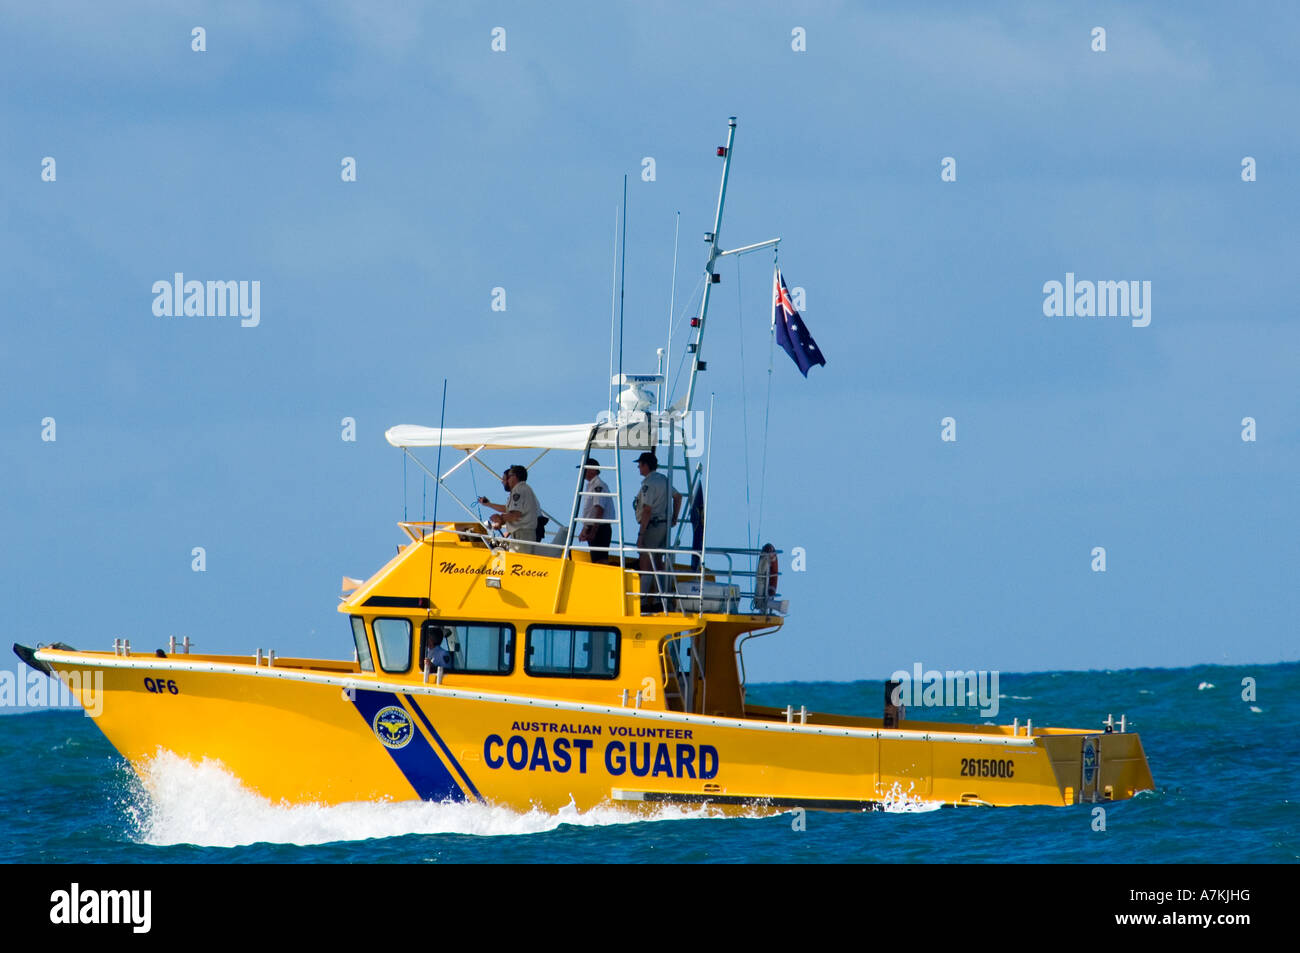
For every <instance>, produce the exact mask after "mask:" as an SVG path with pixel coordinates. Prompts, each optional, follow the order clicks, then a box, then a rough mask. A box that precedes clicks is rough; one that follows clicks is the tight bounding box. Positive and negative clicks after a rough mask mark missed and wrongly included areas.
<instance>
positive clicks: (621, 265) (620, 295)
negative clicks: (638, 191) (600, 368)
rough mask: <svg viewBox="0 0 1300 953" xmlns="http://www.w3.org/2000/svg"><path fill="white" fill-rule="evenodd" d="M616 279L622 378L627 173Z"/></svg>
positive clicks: (624, 174)
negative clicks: (621, 238)
mask: <svg viewBox="0 0 1300 953" xmlns="http://www.w3.org/2000/svg"><path fill="white" fill-rule="evenodd" d="M618 270H619V278H618V376H619V379H620V380H622V378H623V291H624V290H625V289H626V287H627V173H626V172H624V173H623V241H622V256H621V258H620V261H619V268H618Z"/></svg>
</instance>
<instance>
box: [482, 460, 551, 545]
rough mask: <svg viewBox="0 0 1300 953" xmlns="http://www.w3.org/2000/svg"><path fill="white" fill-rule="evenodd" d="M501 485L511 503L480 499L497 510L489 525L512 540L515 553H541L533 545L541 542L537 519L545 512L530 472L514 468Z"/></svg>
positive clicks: (485, 498)
mask: <svg viewBox="0 0 1300 953" xmlns="http://www.w3.org/2000/svg"><path fill="white" fill-rule="evenodd" d="M501 485H502V486H503V487H505V490H506V493H507V494H509V498H508V502H506V503H504V504H502V503H493V502H492V501H491V500H489V499H488V498H487V497H486V496H480V497H479V498H478V501H479V502H480V503H482V504H483V505H484V506H486V507H489V508H490V509H494V510H496V512H495V513H493V514H492V517H491V519H490V520H489V522H490V523H491V524H492V527H493V528H494V529H501V530H503V531H504V532H505V534H506V535H507V536H509V537H510V543H509V547H510V551H511V552H515V553H537V552H538V551H539V550H538V548H537V547H536V546H534V545H533V543H535V542H536V541H537V517H538V515H539V514H540V513H541V511H542V508H541V504H539V503H538V502H537V494H536V493H534V492H533V488H532V487H531V486H529V485H528V469H527V468H526V467H521V466H519V465H518V464H516V465H515V466H512V467H510V468H509V469H508V470H506V472H505V475H504V476H503V477H502V478H501Z"/></svg>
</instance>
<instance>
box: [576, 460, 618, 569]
mask: <svg viewBox="0 0 1300 953" xmlns="http://www.w3.org/2000/svg"><path fill="white" fill-rule="evenodd" d="M599 466H600V464H599V463H597V462H596V461H595V460H593V459H592V458H591V457H588V458H587V470H586V472H584V473H583V474H582V476H583V478H584V479H585V480H586V481H587V486H586V488H585V490H584V492H585V493H586V494H587V496H586V497H584V499H585V500H586V502H585V503H583V504H582V515H581V519H583V520H605V519H612V518H613V517H612V515H611V514H612V513H613V512H614V507H613V506H611V505H610V503H609V501H610V499H611V498H612V495H611V494H610V492H609V487H607V486H606V485H605V481H604V480H602V479H601V478H600V471H599V470H597V469H595V468H596V467H599ZM613 530H614V527H613V524H611V523H595V522H584V523H583V526H582V533H581V534H579V536H578V540H579V541H580V542H583V543H586V544H587V545H588V546H590V547H591V561H592V562H593V563H604V562H608V561H609V548H608V547H609V541H610V539H612V538H613Z"/></svg>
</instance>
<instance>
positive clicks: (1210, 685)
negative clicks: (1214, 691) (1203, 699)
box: [1196, 682, 1214, 692]
mask: <svg viewBox="0 0 1300 953" xmlns="http://www.w3.org/2000/svg"><path fill="white" fill-rule="evenodd" d="M1213 687H1214V683H1213V682H1201V684H1199V685H1197V686H1196V690H1197V691H1198V692H1203V691H1205V690H1206V689H1207V688H1213Z"/></svg>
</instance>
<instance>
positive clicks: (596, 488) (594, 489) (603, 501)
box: [581, 473, 614, 533]
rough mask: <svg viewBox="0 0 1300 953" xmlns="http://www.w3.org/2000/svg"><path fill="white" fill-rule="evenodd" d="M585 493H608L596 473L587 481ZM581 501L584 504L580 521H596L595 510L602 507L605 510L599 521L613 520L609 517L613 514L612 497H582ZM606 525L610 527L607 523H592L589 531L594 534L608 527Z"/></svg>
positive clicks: (607, 489) (607, 488) (603, 482)
mask: <svg viewBox="0 0 1300 953" xmlns="http://www.w3.org/2000/svg"><path fill="white" fill-rule="evenodd" d="M587 492H588V493H608V492H609V487H607V486H606V485H605V481H604V480H602V479H601V478H600V474H599V473H597V474H596V475H595V476H594V477H592V478H591V479H590V480H588V481H587ZM583 499H584V500H586V502H585V503H583V504H582V516H581V519H582V520H583V521H586V520H589V519H597V516H596V508H597V507H603V508H604V510H605V512H603V513H601V514H600V516H599V519H603V520H609V519H613V518H614V517H613V516H612V515H611V514H612V513H613V511H614V497H612V496H587V497H583ZM608 525H610V524H609V523H592V524H591V526H590V529H591V531H592V532H593V533H594V532H596V530H598V529H600V528H601V527H602V526H608ZM584 528H586V527H584Z"/></svg>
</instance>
